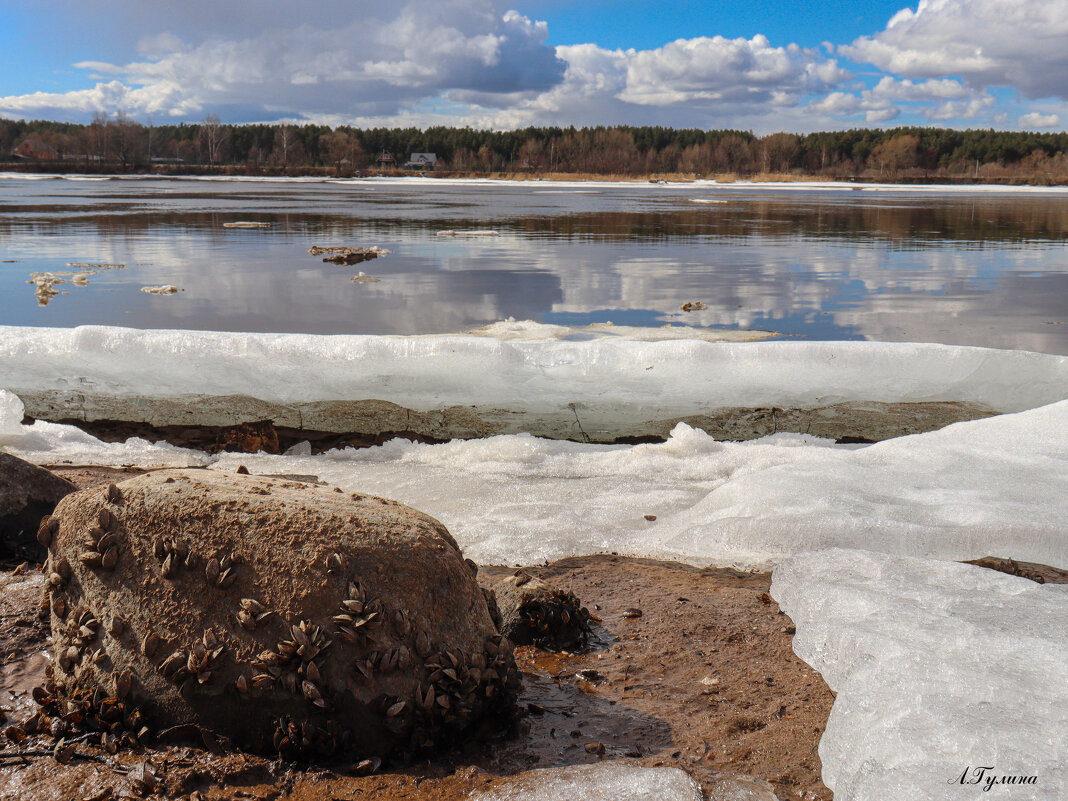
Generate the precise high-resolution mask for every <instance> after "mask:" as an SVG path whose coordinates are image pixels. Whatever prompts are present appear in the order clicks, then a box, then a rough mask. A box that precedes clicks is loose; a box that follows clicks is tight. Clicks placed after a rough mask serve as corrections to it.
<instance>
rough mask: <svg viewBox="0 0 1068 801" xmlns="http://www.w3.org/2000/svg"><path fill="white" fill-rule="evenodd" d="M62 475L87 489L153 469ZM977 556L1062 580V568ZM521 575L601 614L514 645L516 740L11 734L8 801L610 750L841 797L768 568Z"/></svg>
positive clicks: (32, 632)
mask: <svg viewBox="0 0 1068 801" xmlns="http://www.w3.org/2000/svg"><path fill="white" fill-rule="evenodd" d="M54 472H56V473H57V474H59V475H61V476H63V477H64V478H66V479H68V480H70V481H72V482H73V483H75V484H76V485H78V486H79V487H85V486H90V485H95V484H100V483H105V482H109V481H114V480H117V479H121V478H128V477H130V476H131V475H133V474H136V473H138V472H141V471H137V470H122V469H115V468H80V467H64V468H55V469H54ZM978 562H979V563H984V564H985V563H987V562H989V564H985V566H989V567H992V568H994V569H1002V570H1004V571H1005V572H1010V573H1015V574H1017V575H1027V576H1028V577H1029V578H1035V577H1036V576H1042V577H1043V578H1044V580H1047V581H1060V582H1068V571H1060V570H1056V569H1054V568H1048V567H1045V566H1041V565H1030V564H1027V563H1022V562H1013V561H1012V560H998V559H987V560H978ZM525 571H526V572H527V573H529V574H530V575H531V576H534V577H535V578H538V579H542V580H544V581H546V582H548V583H549V584H551V585H553V586H556V587H558V588H560V589H561V590H564V591H569V592H573V593H575V594H576V595H577V596H578V597H579V598H581V599H582V601H583V603H584V604H585V605H586V606H587V607H588V608H589V610H590V612H591V613H593V615H595V616H596V617H597V618H599V620H598V621H597V622H596V623H595V625H594V632H593V638H592V640H591V642H590V643H589V645H588V647H587V648H586V649H585V650H583V651H582V652H580V653H570V652H561V653H550V652H545V651H540V650H538V649H536V648H533V647H531V646H524V647H520V648H517V649H516V660H517V663H518V665H519V667H520V669H521V671H522V674H523V689H522V690H521V692H520V696H519V703H520V707H521V710H522V716H521V718H520V722H519V731H518V732H515V733H513V735H512V736H511V737H503V736H502V737H499V738H497V739H495V740H492V741H479V742H469V743H468V744H467V745H466V746H464V747H463V748H461V749H458V750H454V751H451V752H448V753H443V754H441V755H439V756H438V757H436V758H435V759H434V760H432V761H424V762H420V763H417V764H414V765H406V766H405V765H383V766H382V767H381V768H379V769H378V770H377V771H376V772H375V773H373V774H371V775H358V774H360V773H361V772H362V770H361V769H359V768H357V766H356V765H350V764H324V765H307V764H295V763H288V762H284V761H281V760H270V759H266V758H264V757H260V756H254V755H249V754H244V753H240V752H228V753H212V752H211V751H209V750H207V749H206V748H205V747H201V746H192V745H188V744H169V743H163V744H157V745H155V746H150V747H145V748H143V749H139V750H125V751H119V752H118V753H117V754H115V755H113V756H112V755H109V754H107V753H106V752H104V751H103V750H101V749H100V748H98V747H96V746H93V745H89V744H88V743H75V744H74V752H73V755H72V756H71V758H70V760H69V761H68V762H66V763H65V764H62V763H60V762H59V761H57V760H56V759H55V758H54V757H53V756H52V751H53V748H54V746H55V743H54V742H53V741H52V739H51V738H49V737H45V736H37V737H35V738H31V739H30V740H27V741H25V742H23V743H21V750H22V752H23V753H24V754H25V756H24V757H19V756H18V755H17V748H16V745H15V744H14V743H12V742H9V741H7V740H3V741H0V801H7V799H12V800H13V799H94V800H95V801H104V799H111V798H120V797H123V796H127V797H138V796H139V795H140V794H141V793H144V792H145V785H144V775H143V774H141V773H139V771H140V770H141V766H143V765H145V764H146V763H149V764H150V765H151V767H152V769H153V770H154V771H155V772H156V774H157V775H158V780H157V783H156V792H157V797H165V798H188V799H223V798H226V799H232V798H249V799H263V800H264V801H267V800H268V799H283V798H284V799H298V800H299V801H330V799H359V798H375V799H398V800H400V799H413V800H415V799H420V800H423V799H425V801H431V800H433V801H459V799H462V798H465V797H466V796H467V795H468V794H469V793H470V792H471V791H472V790H475V789H482V788H488V787H492V786H493V785H494V784H496V783H498V782H499V781H500V780H501V779H502V778H503V777H507V776H511V775H514V774H516V773H519V772H522V771H526V770H531V769H536V768H548V767H562V766H568V765H577V764H590V763H596V762H602V761H610V760H622V761H624V762H625V763H627V764H637V765H645V766H669V767H678V768H681V769H683V770H685V771H686V772H688V773H689V774H690V775H691V776H693V777H694V778H695V779H696V780H697V781H698V782H701V783H702V784H703V785H705V786H706V787H708V786H710V785H713V784H715V783H716V781H717V778H722V777H724V776H730V775H739V774H742V775H748V776H752V777H755V778H757V779H760V780H763V781H766V782H769V783H770V784H771V785H772V786H773V787H774V790H775V792H776V794H777V795H778V797H779V798H780V799H787V798H791V799H796V798H801V799H809V800H812V799H820V801H830V799H831V793H830V791H829V790H828V789H827V788H826V787H825V786H824V785H823V783H822V781H821V780H820V770H821V765H820V759H819V755H818V753H817V747H818V744H819V739H820V736H821V735H822V733H823V729H824V726H825V725H826V721H827V716H828V714H829V712H830V708H831V704H832V702H833V700H834V696H833V693H831V691H830V690H829V689H828V688H827V686H826V684H825V683H824V681H823V679H822V678H821V677H820V676H819V674H818V673H816V672H815V671H814V670H812V669H811V668H810V667H809V666H808V665H806V664H805V663H804V662H802V661H801V660H800V659H798V658H797V657H796V656H795V655H794V653H793V651H792V647H791V646H792V635H793V634H794V627H793V623H792V622H791V621H790V619H789V618H788V617H787V616H786V615H785V614H783V613H782V612H781V611H780V610H779V608H778V605H777V604H776V603H775V602H774V600H773V599H772V598H771V597H770V595H769V594H768V591H769V589H770V574H768V573H743V572H738V571H734V570H729V569H721V568H706V569H698V568H694V567H689V566H686V565H681V564H676V563H665V562H655V561H651V560H641V559H630V558H623V557H618V556H611V555H604V556H587V557H579V558H571V559H564V560H561V561H559V562H555V563H553V564H549V565H541V566H531V567H527V568H525ZM513 572H514V568H510V567H508V568H506V567H495V566H482V567H481V568H480V570H479V573H478V578H479V581H480V582H481V583H482V584H483V585H485V586H490V585H492V584H494V583H496V582H498V581H500V580H501V579H503V578H506V577H508V576H510V575H512V574H513ZM1028 573H1032V574H1033V575H1028ZM43 593H44V578H43V576H42V575H41V573H40V571H39V569H37V568H34V567H26V566H24V567H21V568H18V569H16V570H14V571H10V572H7V573H3V574H0V655H2V657H0V705H2V706H0V709H2V712H0V714H2V715H3V717H4V720H3V721H2V722H0V726H2V727H7V726H9V725H11V724H18V723H20V722H23V721H25V720H26V719H27V718H29V717H30V715H32V714H33V712H34V711H35V709H36V705H35V703H34V702H33V700H32V698H31V695H30V693H31V691H32V688H33V687H35V686H37V685H40V684H42V683H44V681H45V668H46V666H47V664H48V659H47V656H46V651H47V649H48V647H49V644H50V643H49V634H48V623H47V619H46V617H45V616H44V615H43V613H42V611H41V599H42V597H43ZM68 742H69V740H68ZM138 780H141V783H140V784H139V783H138ZM139 791H140V792H139Z"/></svg>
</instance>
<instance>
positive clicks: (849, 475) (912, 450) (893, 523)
mask: <svg viewBox="0 0 1068 801" xmlns="http://www.w3.org/2000/svg"><path fill="white" fill-rule="evenodd" d="M3 426H7V427H8V428H9V429H10V425H9V423H5V422H3V421H2V420H0V428H3ZM21 428H22V430H23V431H24V432H25V433H24V434H23V435H22V436H18V435H16V436H15V437H12V436H10V435H8V436H7V438H6V441H0V444H4V445H5V447H6V449H7V450H8V451H10V452H11V453H12V454H13V455H15V456H19V457H21V458H24V459H27V460H29V461H32V462H35V463H38V464H55V463H60V462H66V463H70V464H104V465H108V464H124V465H125V464H131V465H141V466H182V465H194V464H195V465H209V466H210V467H211V468H213V469H219V470H236V469H237V468H238V466H240V465H245V466H246V467H247V468H248V469H249V470H250V471H252V472H253V473H260V474H304V475H315V476H318V477H319V479H320V480H322V481H325V482H327V483H329V484H333V485H336V486H339V487H342V488H344V489H347V490H350V491H358V492H364V493H374V494H376V495H381V496H383V497H386V498H391V499H393V500H397V501H400V502H402V503H406V504H408V505H410V506H413V507H415V508H416V509H420V510H421V511H423V512H426V513H428V514H430V515H432V516H434V517H436V518H438V519H439V520H441V521H442V522H443V523H444V524H445V525H446V526H447V527H448V528H449V530H450V531H451V532H452V534H453V536H454V537H455V538H456V540H457V542H458V543H459V544H460V547H461V548H462V549H463V550H464V552H465V554H466V555H467V556H469V557H471V558H473V559H475V560H476V561H478V562H481V563H484V564H515V563H521V564H531V563H536V562H541V561H543V560H553V559H558V558H562V557H565V556H573V555H582V554H589V553H607V552H616V553H621V554H625V555H632V556H648V557H655V558H665V559H673V560H678V561H682V562H688V563H691V564H697V565H708V564H719V565H736V566H739V567H745V568H760V569H766V568H768V567H770V566H772V565H774V564H775V563H777V562H779V561H781V560H782V559H784V558H786V557H788V556H789V555H791V554H793V553H795V552H796V551H799V550H810V549H816V548H826V547H833V546H843V547H853V548H865V549H870V550H877V551H885V552H887V553H895V554H911V555H923V556H929V557H934V558H941V559H970V558H976V557H980V556H986V555H992V556H1000V557H1013V558H1016V559H1023V560H1027V561H1035V562H1042V563H1045V564H1050V565H1054V566H1058V567H1066V568H1068V541H1066V539H1065V537H1064V520H1066V519H1068V491H1066V490H1068V401H1063V402H1061V403H1058V404H1052V405H1049V406H1045V407H1042V408H1039V409H1034V410H1031V411H1028V412H1022V413H1019V414H1014V415H1003V416H999V417H993V418H989V419H986V420H981V421H974V422H970V423H958V424H956V425H953V426H949V427H947V428H944V429H942V430H940V431H935V432H931V433H928V434H919V435H914V436H909V437H900V438H897V439H893V440H887V441H885V442H882V443H878V444H876V445H871V446H868V447H863V448H856V447H853V446H836V445H834V443H833V442H831V441H830V440H822V439H817V438H815V437H811V436H806V435H800V434H776V435H774V436H771V437H765V438H763V439H759V440H753V441H749V442H740V443H734V442H717V441H715V440H714V439H713V438H712V437H710V436H709V435H708V434H705V433H704V432H702V431H699V430H697V429H694V428H691V427H689V426H687V425H685V424H681V423H680V424H679V425H678V426H676V428H675V429H674V431H672V433H671V436H670V438H669V439H668V441H667V442H664V443H660V444H645V445H614V446H609V445H586V444H581V443H574V442H567V441H556V440H545V439H538V438H535V437H532V436H530V435H527V434H520V435H510V436H498V437H490V438H486V439H477V440H455V441H452V442H448V443H445V444H441V445H424V444H420V443H413V442H409V441H407V440H392V441H390V442H388V443H386V444H385V445H382V446H380V447H376V448H365V449H345V450H335V451H330V452H327V453H324V454H321V455H316V456H303V455H297V454H293V455H280V456H271V455H267V454H257V455H251V454H220V455H218V456H214V457H213V456H208V455H207V454H204V453H201V452H198V451H189V450H183V449H179V448H172V447H170V446H160V445H150V444H149V443H146V442H144V441H142V440H130V442H129V443H127V444H126V445H121V444H105V443H100V442H98V441H96V440H94V439H93V438H92V437H90V436H88V435H86V434H84V433H82V432H80V431H78V430H77V429H72V428H70V427H67V426H59V425H52V424H48V423H42V422H38V423H36V424H34V425H33V426H25V427H21ZM646 515H654V516H655V519H654V520H648V519H647V518H646Z"/></svg>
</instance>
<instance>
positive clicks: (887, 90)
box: [808, 75, 994, 123]
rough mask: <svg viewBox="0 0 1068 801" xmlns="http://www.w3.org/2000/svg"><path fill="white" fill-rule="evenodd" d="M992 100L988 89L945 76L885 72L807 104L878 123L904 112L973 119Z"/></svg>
mask: <svg viewBox="0 0 1068 801" xmlns="http://www.w3.org/2000/svg"><path fill="white" fill-rule="evenodd" d="M993 104H994V97H993V96H992V95H991V94H989V93H988V92H986V91H981V90H979V89H974V88H972V87H969V86H965V85H964V84H963V83H961V82H960V81H956V80H952V79H949V78H942V79H936V80H926V81H911V80H908V79H904V80H901V79H898V78H894V77H892V76H889V75H885V76H883V77H882V78H880V79H879V81H878V83H876V84H875V86H873V87H871V88H870V89H862V90H860V91H857V92H855V93H852V92H844V91H837V92H832V93H830V94H828V95H826V96H825V97H822V98H819V99H817V100H814V101H813V102H812V103H810V104H809V105H808V108H809V109H810V110H812V111H816V112H821V113H824V114H829V115H833V116H838V117H849V116H859V115H863V117H864V121H865V122H867V123H879V122H887V121H889V120H893V119H896V118H897V117H899V116H901V114H902V113H905V112H908V113H911V114H917V115H919V116H922V117H926V118H927V119H929V120H948V119H962V120H963V119H973V118H975V117H976V116H977V115H979V114H980V113H981V112H983V111H985V110H986V109H988V108H990V107H991V106H992V105H993Z"/></svg>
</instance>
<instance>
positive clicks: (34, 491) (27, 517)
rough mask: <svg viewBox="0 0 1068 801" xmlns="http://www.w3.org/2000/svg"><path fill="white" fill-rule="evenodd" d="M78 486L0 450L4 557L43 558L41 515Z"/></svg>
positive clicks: (0, 519)
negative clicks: (40, 540) (38, 530)
mask: <svg viewBox="0 0 1068 801" xmlns="http://www.w3.org/2000/svg"><path fill="white" fill-rule="evenodd" d="M74 490H75V487H74V485H73V484H71V483H70V482H69V481H67V480H65V479H62V478H60V477H59V476H56V475H53V474H52V473H50V472H48V471H47V470H45V469H44V468H43V467H38V466H37V465H34V464H30V463H29V462H24V461H22V459H17V458H15V457H14V456H11V455H10V454H7V453H0V559H33V560H39V559H41V558H43V557H44V553H45V551H44V548H43V547H42V546H41V544H40V543H39V542H38V541H37V529H38V527H39V526H40V525H41V518H43V517H44V516H45V515H48V514H51V513H52V510H53V509H55V507H56V504H57V503H59V501H60V499H61V498H63V496H65V495H69V494H70V493H72V492H74Z"/></svg>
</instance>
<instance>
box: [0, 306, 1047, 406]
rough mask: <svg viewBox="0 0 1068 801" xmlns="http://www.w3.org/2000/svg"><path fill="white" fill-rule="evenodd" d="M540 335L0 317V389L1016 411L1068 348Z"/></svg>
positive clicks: (408, 401) (1039, 396)
mask: <svg viewBox="0 0 1068 801" xmlns="http://www.w3.org/2000/svg"><path fill="white" fill-rule="evenodd" d="M501 325H509V324H498V326H501ZM510 325H511V327H512V328H513V329H515V328H521V327H523V326H524V325H525V326H527V327H528V328H529V327H531V326H535V325H537V324H530V323H526V324H524V323H512V324H510ZM544 328H545V329H550V330H546V331H545V336H544V338H543V339H541V340H539V341H524V340H516V339H511V338H510V339H500V338H497V337H492V336H491V337H487V336H473V335H470V334H465V335H440V336H439V335H434V336H319V335H307V334H250V333H227V332H207V331H148V330H137V329H128V328H115V327H107V326H82V327H79V328H69V329H68V328H64V329H60V328H21V327H10V326H0V387H4V388H6V389H9V390H12V391H15V392H23V393H27V392H40V391H75V392H83V393H87V394H89V393H95V394H96V395H105V396H116V397H134V398H181V397H188V396H195V395H199V396H228V395H235V394H236V395H246V396H250V397H253V398H257V399H260V400H263V401H270V402H300V401H318V400H362V399H377V400H385V401H391V402H393V403H396V404H399V405H401V406H403V407H406V408H409V409H418V410H429V409H442V408H445V407H448V406H454V405H459V406H464V405H474V404H482V405H491V406H496V407H500V408H503V409H506V410H508V411H522V412H539V411H546V412H549V411H551V412H554V413H559V412H560V411H561V410H564V411H566V412H567V413H570V411H569V410H574V411H575V413H576V414H578V413H580V412H581V413H583V414H587V415H591V416H601V417H605V418H611V417H612V416H617V417H621V418H626V417H627V415H632V416H633V415H635V414H640V415H645V416H646V417H649V416H656V415H659V416H660V417H662V418H667V417H671V416H686V415H692V414H697V413H702V412H703V411H704V410H708V409H713V408H717V407H725V406H748V407H768V406H778V407H802V408H803V407H816V406H824V405H829V404H834V403H841V402H847V401H883V402H898V403H900V402H921V401H943V400H946V401H966V402H973V403H979V404H985V405H987V406H989V407H991V408H993V409H995V410H998V411H1010V412H1011V411H1021V410H1024V409H1029V408H1034V407H1037V406H1042V405H1045V404H1048V403H1052V402H1055V401H1058V400H1062V399H1063V398H1065V397H1068V357H1065V356H1053V355H1049V354H1039V353H1029V352H1024V351H1004V350H992V349H989V348H974V347H959V346H950V345H937V344H927V343H882V342H759V343H749V342H701V341H696V340H678V341H664V342H647V341H638V340H635V339H615V338H600V339H590V340H586V341H570V340H569V339H568V338H567V337H568V334H566V333H561V332H559V331H553V330H551V329H556V328H558V327H556V326H546V327H544ZM561 336H562V337H563V338H562V339H561V338H560V337H561Z"/></svg>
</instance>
